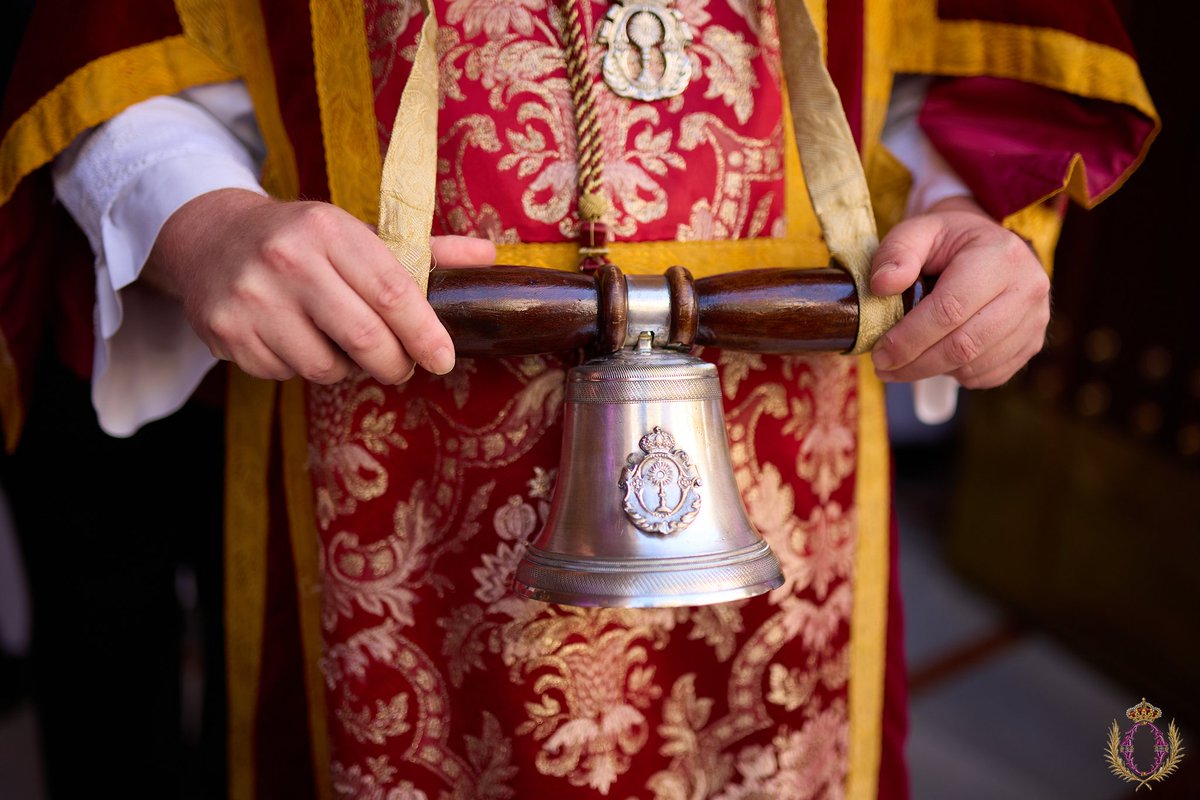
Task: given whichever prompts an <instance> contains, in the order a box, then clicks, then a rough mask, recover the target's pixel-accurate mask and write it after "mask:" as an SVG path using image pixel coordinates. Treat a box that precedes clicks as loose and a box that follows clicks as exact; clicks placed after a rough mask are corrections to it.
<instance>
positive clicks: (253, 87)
mask: <svg viewBox="0 0 1200 800" xmlns="http://www.w3.org/2000/svg"><path fill="white" fill-rule="evenodd" d="M226 9H227V11H226V13H227V15H228V19H229V29H230V31H232V32H233V35H234V36H235V40H234V52H235V53H236V57H237V62H238V64H239V65H240V66H241V74H242V77H243V78H244V79H245V81H246V88H247V89H248V90H249V92H250V98H251V100H253V101H254V114H255V117H256V118H257V120H258V127H259V130H260V131H261V132H262V135H263V142H264V143H265V144H266V148H267V157H266V160H265V161H264V162H263V168H262V184H263V188H264V189H266V190H267V191H268V192H270V193H271V195H273V196H274V197H278V198H280V199H283V200H294V199H295V198H296V197H297V196H298V195H299V193H300V178H299V173H298V171H297V169H296V153H295V151H294V150H293V149H292V142H291V140H290V139H289V138H288V135H287V130H286V129H285V128H284V126H283V115H282V114H281V113H280V111H279V92H278V88H277V86H276V82H275V71H274V67H273V65H272V63H271V49H270V45H269V43H268V41H267V30H266V23H265V22H264V21H263V16H262V9H261V8H259V5H258V3H256V2H239V0H226Z"/></svg>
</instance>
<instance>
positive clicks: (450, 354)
mask: <svg viewBox="0 0 1200 800" xmlns="http://www.w3.org/2000/svg"><path fill="white" fill-rule="evenodd" d="M452 369H454V351H453V350H451V349H450V348H449V347H439V348H438V349H437V350H436V351H435V352H434V354H433V356H432V357H431V358H430V359H429V371H430V372H432V373H433V374H434V375H445V374H446V373H447V372H449V371H450V370H452Z"/></svg>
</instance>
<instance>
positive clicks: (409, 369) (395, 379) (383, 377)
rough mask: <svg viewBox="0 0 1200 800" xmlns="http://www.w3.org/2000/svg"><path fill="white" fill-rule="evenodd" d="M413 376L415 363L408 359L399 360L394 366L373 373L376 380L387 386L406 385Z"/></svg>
mask: <svg viewBox="0 0 1200 800" xmlns="http://www.w3.org/2000/svg"><path fill="white" fill-rule="evenodd" d="M412 375H413V363H412V362H411V361H409V360H408V359H406V358H401V359H397V360H396V361H395V362H393V364H391V365H390V366H388V367H386V368H384V369H377V370H375V371H374V373H373V377H374V378H375V380H377V381H379V382H380V383H383V384H387V385H395V384H398V383H404V382H405V381H406V380H408V379H409V378H411V377H412Z"/></svg>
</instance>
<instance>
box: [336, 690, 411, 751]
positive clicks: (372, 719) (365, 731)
mask: <svg viewBox="0 0 1200 800" xmlns="http://www.w3.org/2000/svg"><path fill="white" fill-rule="evenodd" d="M336 716H337V718H338V720H339V721H340V722H341V723H342V726H343V727H345V729H346V730H347V731H349V732H350V735H351V736H353V737H354V738H355V739H357V740H359V741H360V742H371V743H372V744H383V743H384V742H386V741H387V740H388V739H390V738H392V737H393V736H400V735H402V734H404V733H407V732H408V731H409V730H411V729H412V726H411V725H409V724H408V723H407V722H405V721H404V720H405V717H407V716H408V695H407V694H406V693H404V692H401V693H400V694H398V695H396V696H395V697H393V698H392V699H391V700H390V701H389V702H387V703H385V702H383V701H382V700H376V701H375V709H374V710H372V709H371V708H370V706H365V705H364V706H362V707H361V708H359V709H358V711H352V710H350V707H349V706H348V705H347V706H343V707H341V708H339V709H337V712H336Z"/></svg>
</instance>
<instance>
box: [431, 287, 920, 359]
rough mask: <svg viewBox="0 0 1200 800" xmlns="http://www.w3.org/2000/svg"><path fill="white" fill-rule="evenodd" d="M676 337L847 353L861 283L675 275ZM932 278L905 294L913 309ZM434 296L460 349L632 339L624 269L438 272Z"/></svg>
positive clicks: (598, 347)
mask: <svg viewBox="0 0 1200 800" xmlns="http://www.w3.org/2000/svg"><path fill="white" fill-rule="evenodd" d="M667 284H668V289H669V291H670V294H671V300H672V303H671V306H672V319H671V336H670V340H671V342H672V343H673V344H675V345H677V346H683V347H687V346H689V345H692V344H699V345H705V346H711V347H722V348H726V349H731V350H746V351H752V352H759V353H797V352H812V351H825V352H844V351H846V350H848V349H850V347H851V346H852V345H853V344H854V337H855V335H856V334H857V331H858V299H857V295H856V294H855V290H854V281H853V279H852V278H851V277H850V275H849V274H848V273H846V272H843V271H842V270H840V269H834V268H820V269H756V270H743V271H740V272H729V273H724V274H720V275H714V276H712V277H709V278H701V279H699V280H693V279H692V277H691V275H690V274H688V272H687V270H685V269H683V268H681V267H672V268H671V269H670V270H668V272H667ZM927 288H928V285H922V284H921V283H918V284H917V285H916V286H915V287H913V289H910V290H909V291H908V292H906V293H905V296H904V308H905V311H908V310H909V309H910V308H912V306H913V304H914V303H915V302H916V300H918V299H919V298H920V297H921V296H922V294H923V293H924V292H925V291H926V290H927ZM429 302H430V303H431V304H432V305H433V308H434V310H435V311H436V312H437V315H438V317H439V319H441V321H442V324H443V325H445V326H446V329H447V331H449V333H450V337H451V338H452V339H453V340H454V346H455V349H456V350H457V352H458V353H459V355H463V356H515V355H534V354H538V353H551V352H561V351H567V350H578V349H588V350H593V351H597V352H605V353H608V352H615V351H616V350H618V349H620V347H621V346H622V345H623V344H624V342H625V326H626V316H627V308H626V306H625V278H624V275H622V274H621V271H620V270H619V269H617V268H616V267H612V266H609V267H606V268H604V269H601V270H599V271H598V272H597V273H596V275H595V277H593V276H591V275H585V274H582V273H575V272H562V271H559V270H551V269H540V268H537V267H513V266H497V267H467V268H462V269H443V270H435V271H434V272H432V273H431V274H430V276H429Z"/></svg>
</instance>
